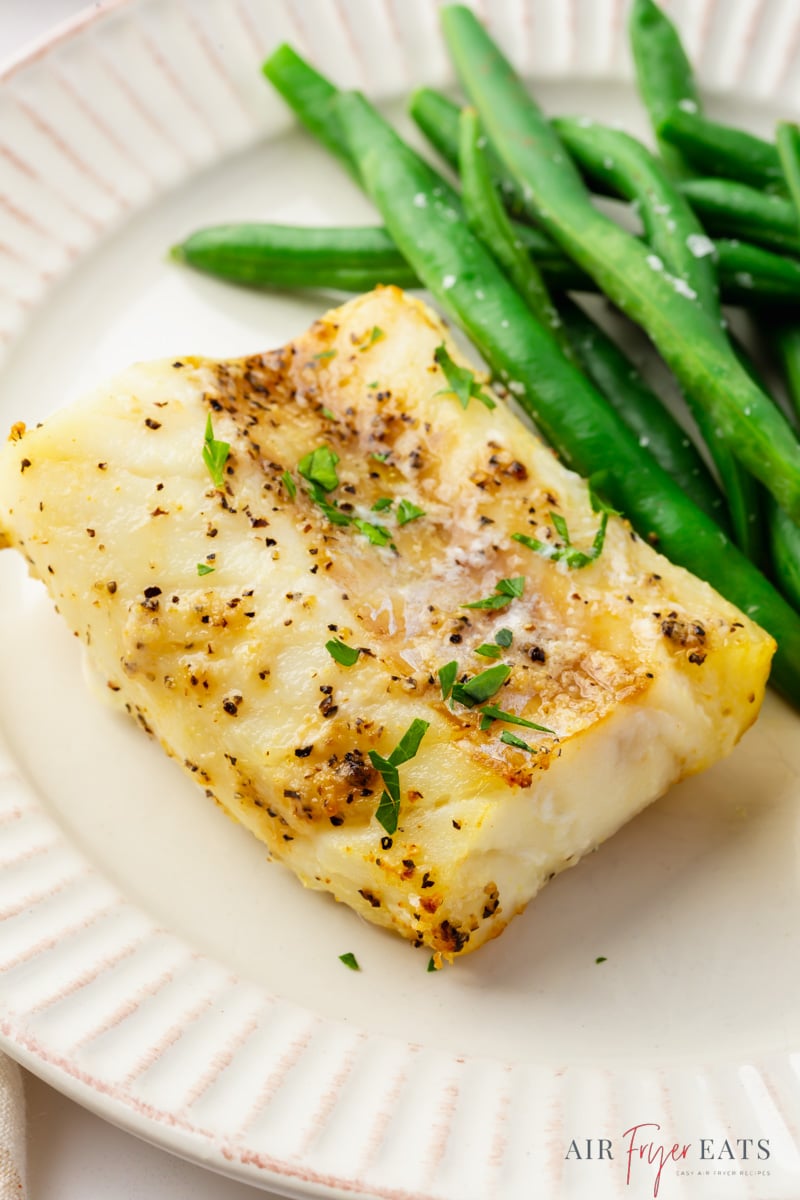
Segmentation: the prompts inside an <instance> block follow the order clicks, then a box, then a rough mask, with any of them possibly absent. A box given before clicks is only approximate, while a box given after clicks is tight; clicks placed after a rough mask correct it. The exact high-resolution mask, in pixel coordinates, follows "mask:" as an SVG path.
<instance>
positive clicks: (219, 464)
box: [203, 413, 231, 488]
mask: <svg viewBox="0 0 800 1200" xmlns="http://www.w3.org/2000/svg"><path fill="white" fill-rule="evenodd" d="M230 452H231V448H230V444H229V443H228V442H218V441H217V440H216V438H215V437H214V428H213V426H212V424H211V413H209V414H208V418H207V420H206V436H205V441H204V443H203V462H204V463H205V464H206V466H207V467H208V473H209V475H210V476H211V478H212V479H213V481H214V487H218V488H221V487H222V485H223V482H224V480H223V478H222V468H223V467H224V466H225V463H226V462H227V461H228V455H229V454H230Z"/></svg>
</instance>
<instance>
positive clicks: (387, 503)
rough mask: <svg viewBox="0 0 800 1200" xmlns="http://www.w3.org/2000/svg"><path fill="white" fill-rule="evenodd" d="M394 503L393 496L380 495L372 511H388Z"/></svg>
mask: <svg viewBox="0 0 800 1200" xmlns="http://www.w3.org/2000/svg"><path fill="white" fill-rule="evenodd" d="M393 504H394V500H393V499H392V498H391V496H379V497H378V499H377V500H376V501H375V503H374V504H373V506H372V512H387V511H388V509H390V508H391V507H392V505H393Z"/></svg>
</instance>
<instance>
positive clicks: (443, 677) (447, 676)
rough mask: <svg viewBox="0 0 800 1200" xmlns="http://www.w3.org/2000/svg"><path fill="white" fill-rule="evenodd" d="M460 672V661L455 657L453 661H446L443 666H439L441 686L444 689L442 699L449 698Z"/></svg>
mask: <svg viewBox="0 0 800 1200" xmlns="http://www.w3.org/2000/svg"><path fill="white" fill-rule="evenodd" d="M457 674H458V663H457V662H456V661H455V659H453V661H452V662H449V663H445V665H444V666H443V667H439V670H438V671H437V675H438V676H439V686H440V687H441V689H442V699H443V700H449V699H450V693H451V692H452V690H453V684H454V683H455V681H456V675H457Z"/></svg>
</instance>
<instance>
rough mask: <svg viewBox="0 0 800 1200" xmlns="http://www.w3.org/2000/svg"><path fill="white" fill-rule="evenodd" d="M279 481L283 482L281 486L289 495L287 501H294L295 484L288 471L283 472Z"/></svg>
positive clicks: (295, 493)
mask: <svg viewBox="0 0 800 1200" xmlns="http://www.w3.org/2000/svg"><path fill="white" fill-rule="evenodd" d="M281 480H282V481H283V486H284V487H285V488H286V490H287V492H288V493H289V499H290V500H294V498H295V496H296V495H297V484H296V483H295V481H294V480H293V479H292V477H291V475H290V474H289V472H288V471H284V472H283V474H282V475H281Z"/></svg>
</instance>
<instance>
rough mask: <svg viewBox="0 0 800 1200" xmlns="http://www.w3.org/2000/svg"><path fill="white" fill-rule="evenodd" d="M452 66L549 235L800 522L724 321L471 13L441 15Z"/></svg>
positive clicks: (799, 486)
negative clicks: (632, 218) (618, 210)
mask: <svg viewBox="0 0 800 1200" xmlns="http://www.w3.org/2000/svg"><path fill="white" fill-rule="evenodd" d="M442 13H443V18H444V28H445V38H446V40H447V43H448V46H449V48H450V51H451V54H452V55H453V57H454V59H455V63H456V68H457V70H458V73H459V75H460V77H461V80H462V83H463V84H464V86H465V88H466V89H467V91H468V92H469V93H470V95H471V98H472V101H473V103H474V104H475V107H476V108H477V110H478V113H479V114H480V116H481V119H482V121H483V125H484V128H485V129H486V130H487V132H488V134H489V137H490V139H491V141H492V142H493V143H494V146H495V149H496V150H497V151H498V153H499V154H500V155H501V157H502V158H503V160H504V161H505V163H506V166H507V167H508V168H509V169H510V170H512V171H514V173H515V174H516V175H517V178H518V180H519V182H520V183H521V184H522V185H523V186H527V187H528V188H529V189H530V192H531V196H532V198H533V200H534V202H535V203H536V205H537V208H538V210H539V216H540V220H541V222H542V224H543V226H544V228H545V230H546V231H547V232H548V233H549V234H550V236H551V237H552V238H553V239H554V241H556V242H557V243H558V244H559V245H560V246H561V248H562V249H563V250H564V251H565V252H566V253H568V254H569V256H570V257H571V258H573V259H575V261H576V262H577V263H578V264H579V266H581V267H582V268H583V269H584V270H585V271H587V273H588V274H590V275H591V276H592V277H593V278H594V279H595V281H596V282H597V283H598V285H599V286H600V287H601V288H602V290H603V291H604V292H605V293H606V294H607V295H608V296H609V297H610V298H611V299H612V300H613V301H614V303H615V304H617V306H618V307H619V308H621V309H622V310H623V312H625V313H626V315H627V316H629V317H630V318H631V319H632V320H634V321H637V322H638V323H639V324H640V325H643V326H644V328H645V329H646V330H647V332H648V333H649V334H650V336H651V338H652V339H653V341H654V342H655V344H656V346H657V347H658V349H659V350H660V352H661V355H662V357H663V358H664V359H665V360H666V361H667V363H668V365H669V366H670V367H671V369H672V371H673V373H674V374H675V375H676V376H677V378H678V380H679V382H680V383H681V385H682V387H683V389H684V391H686V392H688V393H690V394H692V395H693V396H694V397H695V399H696V400H697V401H698V403H701V404H702V405H703V406H704V407H705V408H706V410H707V411H708V413H709V416H710V419H711V421H712V422H713V428H714V432H715V435H716V433H717V430H719V437H720V439H721V440H722V441H724V442H725V443H726V444H727V445H728V446H729V448H730V450H731V451H732V453H734V454H736V455H737V456H738V457H739V458H740V460H741V461H742V463H743V464H744V466H746V467H747V468H748V470H750V471H751V472H752V474H753V475H755V476H756V477H757V478H759V479H761V480H762V482H763V483H764V484H765V485H766V486H767V487H768V488H770V489H771V490H772V492H773V493H774V495H775V497H776V499H777V500H778V502H779V503H781V504H782V505H783V506H784V508H785V509H786V511H787V512H788V513H789V514H790V515H791V516H793V517H797V518H798V519H800V446H798V443H797V440H796V439H795V436H794V433H793V432H792V430H791V428H790V427H789V425H788V423H787V422H786V420H785V418H784V417H783V416H782V415H781V414H780V412H778V411H777V410H776V408H775V407H774V405H773V404H772V402H771V401H770V400H769V398H768V397H767V396H765V395H764V394H763V392H762V391H761V390H760V388H758V387H757V386H756V385H755V384H754V383H753V381H752V380H751V379H750V378H749V376H748V375H747V373H746V372H745V371H744V370H743V369H742V367H741V366H740V364H739V363H738V362H737V360H736V357H735V355H734V354H733V351H732V350H731V347H730V345H729V343H728V341H727V338H726V337H725V336H724V334H723V331H722V330H721V328H720V327H719V325H718V323H717V322H716V321H715V320H713V319H712V318H711V317H710V316H709V315H708V314H707V313H705V312H704V311H703V309H702V308H701V307H700V305H699V304H697V302H696V300H694V299H692V298H690V297H689V296H687V295H685V294H680V292H681V289H677V290H676V287H675V281H674V280H672V279H670V278H669V277H668V275H667V273H666V272H664V271H658V270H654V269H653V265H652V264H651V261H650V259H651V257H652V256H651V254H650V252H649V251H648V250H647V248H646V247H644V246H641V245H639V243H638V242H637V241H636V239H635V238H633V237H631V236H630V234H627V233H626V232H625V231H624V230H622V229H620V228H619V226H617V225H615V224H614V222H613V221H611V220H609V218H608V217H606V216H604V215H603V214H602V213H600V212H599V211H598V210H597V209H596V208H595V207H594V205H593V204H592V202H591V199H590V197H589V195H588V193H587V191H586V189H585V187H584V185H583V182H582V180H581V178H580V176H579V175H578V173H577V170H576V169H575V167H574V166H573V164H572V163H571V161H570V160H569V158H568V156H567V153H566V150H565V149H564V147H563V146H562V144H561V142H560V141H559V140H558V137H557V136H556V134H555V132H554V131H553V129H552V128H551V126H550V125H549V123H548V122H547V121H546V120H545V118H544V117H543V115H542V114H541V112H540V111H539V109H538V108H537V106H536V104H535V103H534V101H533V100H532V99H531V98H530V97H529V96H528V94H527V92H526V90H525V88H524V86H523V84H522V82H521V81H520V80H519V79H518V78H517V77H516V76H515V75H514V72H513V70H512V68H511V66H510V64H509V63H508V62H507V61H506V60H505V59H504V58H503V56H502V55H501V53H500V51H499V49H498V48H497V47H496V46H495V45H494V43H493V42H492V41H491V39H490V38H489V36H488V34H487V33H486V32H485V30H484V29H483V27H482V26H481V24H480V23H479V22H478V20H477V19H476V18H475V16H474V14H473V13H472V12H471V10H469V9H467V8H465V7H463V6H461V5H455V6H452V7H446V8H444V9H443V10H442Z"/></svg>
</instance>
